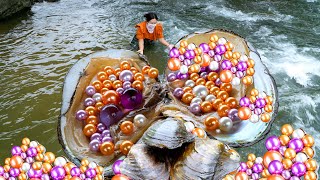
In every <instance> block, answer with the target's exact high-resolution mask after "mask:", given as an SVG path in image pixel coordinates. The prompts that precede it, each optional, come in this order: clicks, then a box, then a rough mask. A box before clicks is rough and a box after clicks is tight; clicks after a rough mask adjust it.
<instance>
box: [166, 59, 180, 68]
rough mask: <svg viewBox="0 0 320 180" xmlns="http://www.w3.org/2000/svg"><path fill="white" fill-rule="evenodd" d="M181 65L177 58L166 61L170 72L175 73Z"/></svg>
mask: <svg viewBox="0 0 320 180" xmlns="http://www.w3.org/2000/svg"><path fill="white" fill-rule="evenodd" d="M180 66H181V63H180V60H179V59H178V58H170V59H169V60H168V68H169V69H170V70H171V71H177V70H179V69H180Z"/></svg>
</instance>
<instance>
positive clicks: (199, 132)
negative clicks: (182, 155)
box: [192, 128, 206, 138]
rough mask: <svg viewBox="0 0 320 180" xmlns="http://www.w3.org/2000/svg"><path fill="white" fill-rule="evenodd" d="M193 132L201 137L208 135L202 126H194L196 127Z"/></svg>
mask: <svg viewBox="0 0 320 180" xmlns="http://www.w3.org/2000/svg"><path fill="white" fill-rule="evenodd" d="M192 134H194V135H196V136H198V137H199V138H204V137H206V132H205V131H204V130H203V129H201V128H194V129H193V130H192Z"/></svg>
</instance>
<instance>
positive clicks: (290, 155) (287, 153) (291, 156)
mask: <svg viewBox="0 0 320 180" xmlns="http://www.w3.org/2000/svg"><path fill="white" fill-rule="evenodd" d="M284 157H285V158H287V159H291V160H293V159H294V158H295V157H296V151H295V150H294V149H292V148H287V149H286V150H285V151H284Z"/></svg>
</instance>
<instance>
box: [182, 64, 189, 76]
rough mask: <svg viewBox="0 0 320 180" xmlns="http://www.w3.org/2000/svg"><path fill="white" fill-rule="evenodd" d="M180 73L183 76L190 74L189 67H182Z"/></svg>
mask: <svg viewBox="0 0 320 180" xmlns="http://www.w3.org/2000/svg"><path fill="white" fill-rule="evenodd" d="M180 72H181V74H187V73H188V66H186V65H182V66H181V67H180Z"/></svg>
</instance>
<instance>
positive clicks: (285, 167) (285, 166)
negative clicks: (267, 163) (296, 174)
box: [282, 159, 293, 169]
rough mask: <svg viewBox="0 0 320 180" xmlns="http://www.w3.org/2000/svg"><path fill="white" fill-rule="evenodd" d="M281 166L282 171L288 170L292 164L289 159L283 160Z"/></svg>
mask: <svg viewBox="0 0 320 180" xmlns="http://www.w3.org/2000/svg"><path fill="white" fill-rule="evenodd" d="M282 164H283V168H284V169H290V168H291V166H292V164H293V163H292V161H291V160H290V159H283V160H282Z"/></svg>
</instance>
